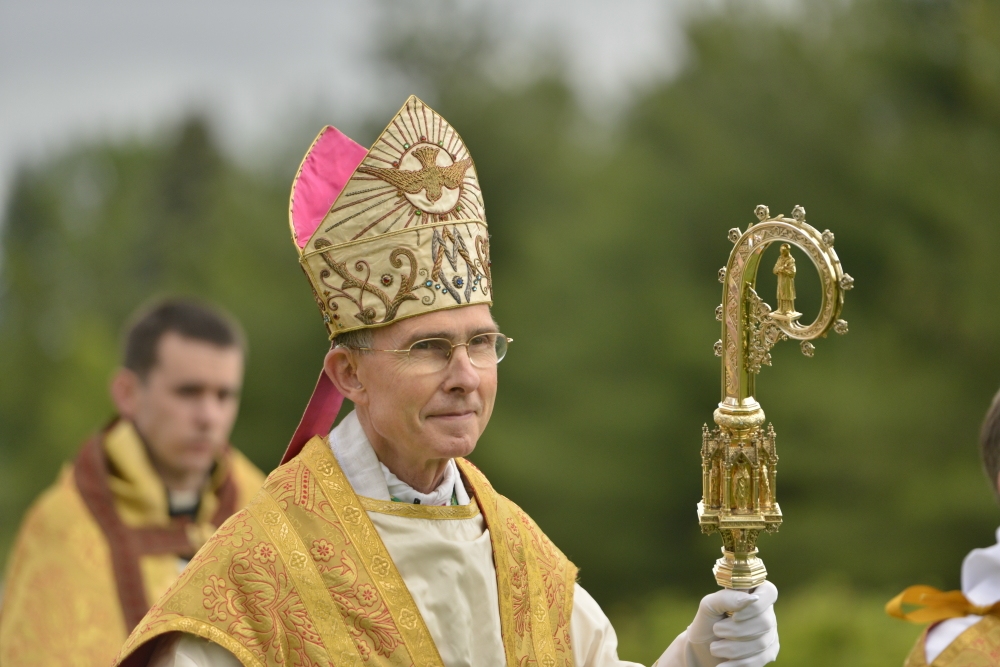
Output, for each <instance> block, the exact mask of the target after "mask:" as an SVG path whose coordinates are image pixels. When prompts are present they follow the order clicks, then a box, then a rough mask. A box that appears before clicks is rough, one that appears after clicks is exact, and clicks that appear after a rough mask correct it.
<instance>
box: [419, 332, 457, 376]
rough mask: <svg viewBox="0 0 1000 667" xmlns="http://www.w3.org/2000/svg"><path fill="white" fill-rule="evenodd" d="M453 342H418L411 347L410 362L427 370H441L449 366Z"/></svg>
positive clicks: (432, 339) (431, 340) (433, 339)
mask: <svg viewBox="0 0 1000 667" xmlns="http://www.w3.org/2000/svg"><path fill="white" fill-rule="evenodd" d="M450 356H451V341H450V340H446V339H444V338H427V339H424V340H418V341H417V342H416V343H414V344H413V345H411V346H410V361H412V362H414V363H416V364H418V365H419V366H421V367H423V368H425V369H427V370H440V369H442V368H444V367H445V366H447V365H448V358H449V357H450Z"/></svg>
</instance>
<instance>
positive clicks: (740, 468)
mask: <svg viewBox="0 0 1000 667" xmlns="http://www.w3.org/2000/svg"><path fill="white" fill-rule="evenodd" d="M701 440H702V444H701V461H702V478H703V479H702V486H703V488H702V502H703V503H704V506H705V509H706V510H715V511H717V512H724V513H732V514H747V515H753V514H767V513H769V511H771V510H773V509H774V506H775V502H776V497H775V470H776V468H777V462H778V455H777V453H776V452H775V447H774V440H775V434H774V427H773V426H771V425H770V424H768V427H767V430H766V431H764V430H763V429H757V430H756V432H755V433H753V434H751V435H749V436H748V437H746V438H741V439H739V440H738V441H736V440H734V439H733V438H731V437H730V435H729V434H728V433H723V432H722V431H721V430H720V429H718V428H716V429H712V430H709V428H708V426H707V425H706V426H702V438H701Z"/></svg>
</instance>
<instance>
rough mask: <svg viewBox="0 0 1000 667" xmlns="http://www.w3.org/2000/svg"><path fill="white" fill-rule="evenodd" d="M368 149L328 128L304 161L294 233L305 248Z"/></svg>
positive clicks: (295, 191) (294, 198)
mask: <svg viewBox="0 0 1000 667" xmlns="http://www.w3.org/2000/svg"><path fill="white" fill-rule="evenodd" d="M366 155H368V149H366V148H364V147H363V146H361V145H359V144H358V143H356V142H355V141H353V140H352V139H351V138H350V137H348V136H347V135H345V134H344V133H343V132H341V131H340V130H338V129H337V128H335V127H326V128H325V129H324V130H323V132H322V133H321V134H320V136H319V137H317V138H316V141H314V142H313V145H312V148H310V149H309V153H308V154H306V156H305V158H304V159H303V160H302V167H300V169H299V177H298V178H297V179H296V180H295V184H294V185H293V186H292V232H293V233H294V234H295V243H296V245H298V247H299V248H305V247H306V244H307V243H309V239H311V238H312V235H313V234H314V233H315V232H316V229H317V228H318V227H319V225H320V223H321V222H323V218H325V217H326V214H327V213H329V212H330V207H332V206H333V203H334V202H335V201H337V197H338V196H340V193H341V191H342V190H343V189H344V186H345V185H347V181H349V180H350V179H351V176H352V175H353V174H354V170H355V169H357V168H358V166H360V164H361V161H362V160H364V159H365V156H366Z"/></svg>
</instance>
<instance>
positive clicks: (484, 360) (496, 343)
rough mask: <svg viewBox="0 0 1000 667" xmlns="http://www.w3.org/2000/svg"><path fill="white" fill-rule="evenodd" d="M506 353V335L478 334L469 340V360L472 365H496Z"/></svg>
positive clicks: (486, 366)
mask: <svg viewBox="0 0 1000 667" xmlns="http://www.w3.org/2000/svg"><path fill="white" fill-rule="evenodd" d="M505 354H507V337H506V336H504V335H503V334H498V333H489V334H480V335H478V336H475V337H473V338H472V339H471V340H469V360H470V361H471V362H472V365H473V366H478V367H479V368H489V367H490V366H496V365H497V364H499V363H500V360H501V359H503V357H504V355H505Z"/></svg>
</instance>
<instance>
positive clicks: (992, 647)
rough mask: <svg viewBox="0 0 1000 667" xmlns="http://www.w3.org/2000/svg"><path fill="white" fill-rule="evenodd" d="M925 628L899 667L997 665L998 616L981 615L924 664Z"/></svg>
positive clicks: (999, 650) (999, 649) (999, 656)
mask: <svg viewBox="0 0 1000 667" xmlns="http://www.w3.org/2000/svg"><path fill="white" fill-rule="evenodd" d="M926 638H927V631H926V630H925V631H924V632H923V633H921V635H920V638H919V639H918V640H917V643H916V645H914V647H913V650H912V651H910V655H909V656H908V657H907V658H906V663H905V664H904V666H903V667H995V665H1000V618H997V617H996V616H993V615H989V616H984V617H983V620H981V621H979V622H978V623H976V624H975V625H973V626H972V627H970V628H969V629H968V630H966V631H965V632H963V633H962V634H960V635H959V636H958V638H957V639H956V640H955V641H953V642H952V643H951V644H949V645H948V648H946V649H945V650H944V651H942V652H941V655H939V656H938V657H937V658H935V659H934V662H932V663H930V664H929V665H928V663H927V659H926V657H925V653H924V641H925V640H926Z"/></svg>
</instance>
